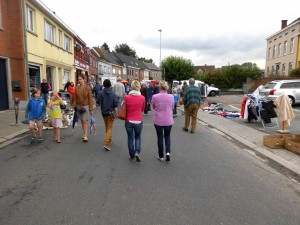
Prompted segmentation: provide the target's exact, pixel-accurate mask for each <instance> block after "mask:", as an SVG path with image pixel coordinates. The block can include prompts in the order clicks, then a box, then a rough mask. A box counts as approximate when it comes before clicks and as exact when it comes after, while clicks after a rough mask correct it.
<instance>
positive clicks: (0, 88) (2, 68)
mask: <svg viewBox="0 0 300 225" xmlns="http://www.w3.org/2000/svg"><path fill="white" fill-rule="evenodd" d="M6 71H7V69H6V60H5V59H0V80H1V82H0V96H1V101H0V111H3V110H7V109H9V103H8V88H7V73H6Z"/></svg>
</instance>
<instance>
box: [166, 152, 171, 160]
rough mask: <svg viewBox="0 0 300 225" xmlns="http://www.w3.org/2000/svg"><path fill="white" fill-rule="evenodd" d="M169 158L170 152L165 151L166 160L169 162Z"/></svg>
mask: <svg viewBox="0 0 300 225" xmlns="http://www.w3.org/2000/svg"><path fill="white" fill-rule="evenodd" d="M170 160H171V158H170V153H167V155H166V162H170Z"/></svg>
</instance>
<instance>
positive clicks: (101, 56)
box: [93, 47, 109, 62]
mask: <svg viewBox="0 0 300 225" xmlns="http://www.w3.org/2000/svg"><path fill="white" fill-rule="evenodd" d="M93 49H94V50H95V51H96V52H97V53H98V54H99V56H100V59H101V60H102V61H105V62H109V60H108V59H107V57H106V55H105V53H104V52H103V51H102V49H101V48H99V47H93Z"/></svg>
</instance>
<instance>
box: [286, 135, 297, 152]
mask: <svg viewBox="0 0 300 225" xmlns="http://www.w3.org/2000/svg"><path fill="white" fill-rule="evenodd" d="M284 147H285V148H286V149H287V150H289V151H291V152H294V153H296V154H298V155H300V138H299V137H297V138H287V139H286V140H285V144H284Z"/></svg>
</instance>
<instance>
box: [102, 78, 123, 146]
mask: <svg viewBox="0 0 300 225" xmlns="http://www.w3.org/2000/svg"><path fill="white" fill-rule="evenodd" d="M103 86H104V89H103V91H100V92H99V94H98V96H97V103H99V104H100V108H101V111H102V117H103V121H104V124H105V131H106V132H105V137H104V145H103V148H104V149H105V150H106V151H110V150H111V148H110V144H111V143H112V129H113V124H114V121H115V119H116V118H117V117H116V116H117V107H118V102H117V96H116V95H115V94H114V93H113V92H112V90H111V88H110V87H111V82H110V80H108V79H105V80H104V81H103Z"/></svg>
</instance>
